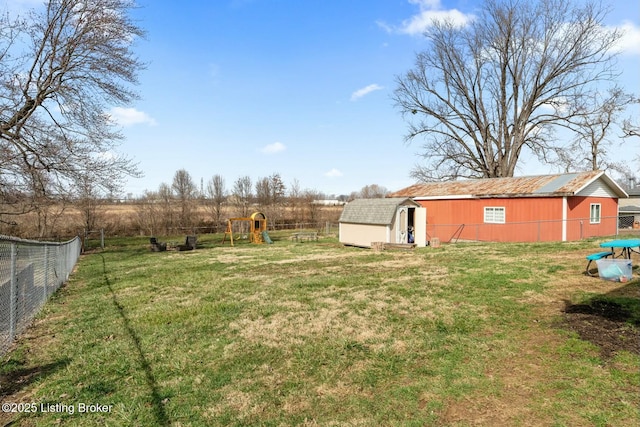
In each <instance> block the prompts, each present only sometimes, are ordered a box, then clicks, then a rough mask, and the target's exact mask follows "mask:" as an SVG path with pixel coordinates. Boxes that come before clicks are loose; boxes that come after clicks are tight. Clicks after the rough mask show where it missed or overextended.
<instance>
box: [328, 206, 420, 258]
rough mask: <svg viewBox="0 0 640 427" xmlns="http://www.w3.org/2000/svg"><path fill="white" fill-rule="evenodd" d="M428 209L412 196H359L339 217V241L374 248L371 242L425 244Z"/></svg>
mask: <svg viewBox="0 0 640 427" xmlns="http://www.w3.org/2000/svg"><path fill="white" fill-rule="evenodd" d="M426 224H427V213H426V209H425V208H423V207H421V206H420V205H419V204H418V203H416V202H414V201H413V200H411V199H410V198H406V197H404V198H386V199H356V200H353V201H352V202H349V203H347V204H346V205H345V207H344V209H343V211H342V215H341V216H340V242H341V243H343V244H345V245H351V246H361V247H371V243H372V242H384V243H396V244H398V243H415V244H416V245H417V246H425V245H426V243H427V241H426V239H427V235H426Z"/></svg>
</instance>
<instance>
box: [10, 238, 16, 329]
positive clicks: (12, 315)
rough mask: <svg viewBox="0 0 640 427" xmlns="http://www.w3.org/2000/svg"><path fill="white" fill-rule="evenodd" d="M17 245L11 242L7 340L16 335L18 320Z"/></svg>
mask: <svg viewBox="0 0 640 427" xmlns="http://www.w3.org/2000/svg"><path fill="white" fill-rule="evenodd" d="M17 264H18V245H17V244H16V243H15V242H11V281H10V288H9V289H10V291H9V340H11V341H13V339H14V338H15V336H16V322H17V321H18V319H17V317H18V313H17V310H18V304H17V301H16V299H17V297H18V268H17Z"/></svg>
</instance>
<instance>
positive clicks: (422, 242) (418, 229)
mask: <svg viewBox="0 0 640 427" xmlns="http://www.w3.org/2000/svg"><path fill="white" fill-rule="evenodd" d="M413 224H414V227H415V243H416V245H417V246H418V247H421V246H427V208H416V209H415V217H414V218H413Z"/></svg>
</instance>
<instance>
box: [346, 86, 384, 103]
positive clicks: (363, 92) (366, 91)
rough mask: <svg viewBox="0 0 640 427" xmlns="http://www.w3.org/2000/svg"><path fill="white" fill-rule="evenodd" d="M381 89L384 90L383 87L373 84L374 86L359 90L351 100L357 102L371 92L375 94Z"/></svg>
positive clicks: (353, 94) (352, 95)
mask: <svg viewBox="0 0 640 427" xmlns="http://www.w3.org/2000/svg"><path fill="white" fill-rule="evenodd" d="M381 89H383V87H382V86H380V85H377V84H372V85H369V86H366V87H363V88H362V89H358V90H357V91H355V92H353V93H352V94H351V100H352V101H355V100H357V99H359V98H362V97H363V96H365V95H367V94H369V93H371V92H374V91H376V90H381Z"/></svg>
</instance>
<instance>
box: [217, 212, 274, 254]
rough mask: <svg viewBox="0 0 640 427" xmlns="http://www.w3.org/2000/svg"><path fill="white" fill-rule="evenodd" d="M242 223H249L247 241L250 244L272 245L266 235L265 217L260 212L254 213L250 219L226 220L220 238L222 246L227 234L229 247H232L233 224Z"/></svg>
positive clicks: (267, 234)
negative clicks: (224, 228) (225, 227)
mask: <svg viewBox="0 0 640 427" xmlns="http://www.w3.org/2000/svg"><path fill="white" fill-rule="evenodd" d="M243 221H247V222H249V241H250V242H251V243H256V244H262V243H268V244H271V243H273V241H272V240H271V238H270V237H269V233H267V217H266V216H265V215H264V214H263V213H262V212H254V213H253V214H251V216H250V217H245V218H229V219H228V220H227V229H226V230H225V232H224V236H223V237H222V244H224V241H225V240H226V238H227V234H228V235H229V241H230V242H231V246H233V223H234V222H243Z"/></svg>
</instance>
